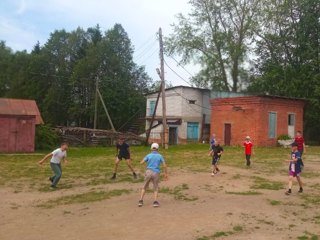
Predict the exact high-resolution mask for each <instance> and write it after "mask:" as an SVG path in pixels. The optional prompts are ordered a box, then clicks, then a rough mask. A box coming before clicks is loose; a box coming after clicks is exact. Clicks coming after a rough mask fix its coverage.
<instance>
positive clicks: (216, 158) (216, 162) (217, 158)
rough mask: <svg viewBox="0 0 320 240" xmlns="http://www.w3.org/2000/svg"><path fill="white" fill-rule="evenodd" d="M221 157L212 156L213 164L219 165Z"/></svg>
mask: <svg viewBox="0 0 320 240" xmlns="http://www.w3.org/2000/svg"><path fill="white" fill-rule="evenodd" d="M219 160H220V157H212V165H218V163H219Z"/></svg>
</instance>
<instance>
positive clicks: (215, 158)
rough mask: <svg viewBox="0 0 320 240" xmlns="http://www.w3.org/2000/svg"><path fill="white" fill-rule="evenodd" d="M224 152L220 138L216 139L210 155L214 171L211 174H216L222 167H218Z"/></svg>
mask: <svg viewBox="0 0 320 240" xmlns="http://www.w3.org/2000/svg"><path fill="white" fill-rule="evenodd" d="M222 153H223V148H222V147H221V146H220V145H219V142H218V140H215V143H214V146H213V147H212V150H211V151H210V152H209V156H212V173H211V176H214V175H215V174H217V173H218V172H220V169H219V168H218V164H219V160H220V157H221V155H222Z"/></svg>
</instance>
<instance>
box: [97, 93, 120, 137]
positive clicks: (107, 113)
mask: <svg viewBox="0 0 320 240" xmlns="http://www.w3.org/2000/svg"><path fill="white" fill-rule="evenodd" d="M97 93H98V96H99V98H100V101H101V103H102V106H103V108H104V111H105V113H106V115H107V117H108V120H109V124H110V126H111V129H112V131H113V132H116V129H115V128H114V126H113V123H112V120H111V117H110V115H109V112H108V109H107V107H106V104H105V103H104V100H103V98H102V95H101V93H100V91H99V88H98V89H97Z"/></svg>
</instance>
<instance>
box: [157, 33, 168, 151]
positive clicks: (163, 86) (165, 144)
mask: <svg viewBox="0 0 320 240" xmlns="http://www.w3.org/2000/svg"><path fill="white" fill-rule="evenodd" d="M159 46H160V74H159V75H160V78H161V96H162V126H163V133H162V134H163V141H162V143H163V145H162V146H163V147H164V148H165V149H168V129H167V115H166V109H167V107H166V93H165V89H166V84H165V80H164V58H163V41H162V29H161V28H159Z"/></svg>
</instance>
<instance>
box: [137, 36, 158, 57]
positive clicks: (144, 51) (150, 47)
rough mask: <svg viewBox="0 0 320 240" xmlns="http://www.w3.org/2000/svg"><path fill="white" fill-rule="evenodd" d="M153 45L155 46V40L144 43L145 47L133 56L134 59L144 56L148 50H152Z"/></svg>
mask: <svg viewBox="0 0 320 240" xmlns="http://www.w3.org/2000/svg"><path fill="white" fill-rule="evenodd" d="M155 46H156V40H154V41H153V42H151V43H149V44H148V45H146V46H145V48H144V49H143V50H142V51H141V52H140V53H138V54H137V55H136V56H135V57H134V58H135V60H136V61H137V60H138V59H140V58H141V57H144V55H145V54H147V53H148V52H149V51H150V50H153V49H154V47H155Z"/></svg>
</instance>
